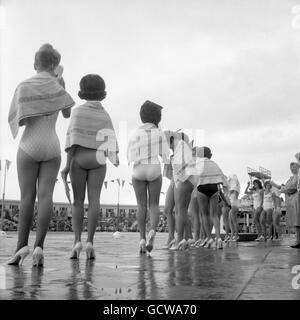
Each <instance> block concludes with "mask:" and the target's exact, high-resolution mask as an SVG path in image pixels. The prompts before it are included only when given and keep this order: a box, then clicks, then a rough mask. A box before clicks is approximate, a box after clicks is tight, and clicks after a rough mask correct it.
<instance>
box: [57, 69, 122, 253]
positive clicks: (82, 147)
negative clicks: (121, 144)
mask: <svg viewBox="0 0 300 320" xmlns="http://www.w3.org/2000/svg"><path fill="white" fill-rule="evenodd" d="M78 96H79V98H80V99H83V100H86V102H85V103H84V104H83V105H80V106H78V107H77V108H75V109H74V111H73V113H72V118H71V122H70V125H69V128H68V131H67V139H66V146H65V151H66V152H67V163H66V166H65V168H64V169H63V170H62V172H61V175H62V178H63V179H64V180H65V181H66V179H67V175H68V173H69V172H70V178H71V183H72V189H73V194H74V202H73V229H74V234H75V239H74V246H73V249H72V252H71V256H70V258H71V259H78V258H79V255H80V252H81V250H82V243H81V233H82V229H83V219H84V199H85V192H86V189H87V195H88V201H89V207H88V236H87V243H86V257H87V259H95V257H96V255H95V251H94V248H93V243H94V235H95V231H96V227H97V222H98V218H99V212H100V203H99V199H100V194H101V189H102V185H103V181H104V179H105V175H106V158H107V157H108V158H109V160H110V161H111V162H112V163H113V164H114V165H115V166H118V165H119V159H118V146H117V140H116V136H115V131H114V128H113V124H112V121H111V118H110V116H109V114H108V113H107V112H106V110H105V109H104V107H103V106H102V104H101V101H102V100H103V99H104V98H105V97H106V91H105V83H104V80H103V79H102V78H101V77H100V76H99V75H97V74H88V75H86V76H84V77H83V78H82V79H81V81H80V91H79V93H78ZM106 138H108V140H107V139H106ZM105 140H107V142H105Z"/></svg>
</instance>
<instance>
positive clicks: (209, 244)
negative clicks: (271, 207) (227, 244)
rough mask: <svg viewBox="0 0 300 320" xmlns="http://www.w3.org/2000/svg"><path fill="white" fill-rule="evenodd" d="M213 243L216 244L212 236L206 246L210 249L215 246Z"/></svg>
mask: <svg viewBox="0 0 300 320" xmlns="http://www.w3.org/2000/svg"><path fill="white" fill-rule="evenodd" d="M213 244H214V239H213V238H210V239H209V240H208V242H207V243H206V245H205V246H204V247H205V248H208V249H209V248H211V247H212V246H213Z"/></svg>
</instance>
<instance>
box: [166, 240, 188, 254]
mask: <svg viewBox="0 0 300 320" xmlns="http://www.w3.org/2000/svg"><path fill="white" fill-rule="evenodd" d="M187 248H188V243H187V241H186V240H185V239H182V240H181V241H180V242H179V243H178V244H177V245H176V244H174V245H173V247H171V248H170V250H172V251H183V250H185V249H187Z"/></svg>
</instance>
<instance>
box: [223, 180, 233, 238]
mask: <svg viewBox="0 0 300 320" xmlns="http://www.w3.org/2000/svg"><path fill="white" fill-rule="evenodd" d="M222 189H223V193H224V196H225V198H226V200H227V203H230V198H229V190H228V187H227V186H223V187H222ZM227 203H225V202H224V201H222V209H221V210H222V217H223V223H224V228H225V238H224V242H225V243H226V242H228V241H229V240H230V238H231V236H230V222H229V212H230V209H231V208H230V206H228V205H227Z"/></svg>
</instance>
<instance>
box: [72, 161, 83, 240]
mask: <svg viewBox="0 0 300 320" xmlns="http://www.w3.org/2000/svg"><path fill="white" fill-rule="evenodd" d="M70 178H71V183H72V190H73V199H74V201H73V208H72V225H73V231H74V234H75V239H74V244H75V243H77V242H79V241H81V233H82V229H83V218H84V199H85V190H86V180H87V171H86V170H85V169H82V168H81V167H80V166H79V165H78V164H77V162H76V161H74V160H73V161H72V162H71V167H70Z"/></svg>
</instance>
